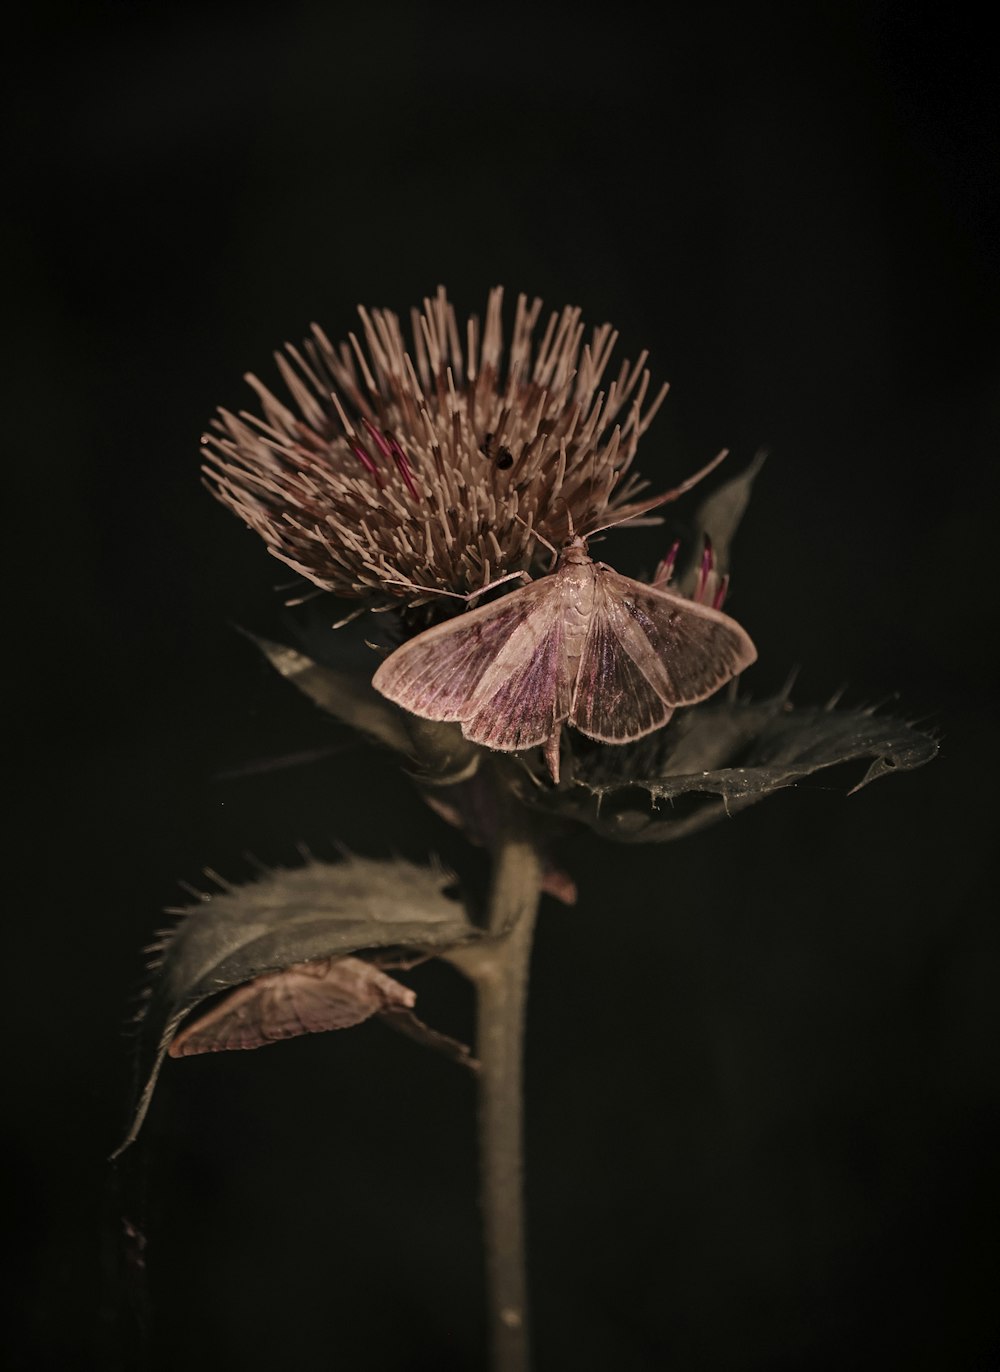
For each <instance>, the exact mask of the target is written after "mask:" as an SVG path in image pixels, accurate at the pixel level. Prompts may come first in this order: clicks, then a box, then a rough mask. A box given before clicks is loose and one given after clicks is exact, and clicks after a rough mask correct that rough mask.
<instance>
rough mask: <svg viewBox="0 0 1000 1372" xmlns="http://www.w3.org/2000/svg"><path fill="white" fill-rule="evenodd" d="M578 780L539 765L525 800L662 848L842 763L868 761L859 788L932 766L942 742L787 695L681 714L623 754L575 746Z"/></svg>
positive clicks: (869, 715) (868, 715)
mask: <svg viewBox="0 0 1000 1372" xmlns="http://www.w3.org/2000/svg"><path fill="white" fill-rule="evenodd" d="M575 746H576V747H577V749H578V751H577V753H576V755H575V756H574V759H573V771H572V775H567V783H568V784H566V785H564V786H561V787H559V788H558V789H554V788H552V787H551V786H547V785H546V784H545V783H544V780H543V778H542V773H541V769H540V767H539V768H538V770H537V772H536V773H535V775H534V777H533V780H532V782H531V783H528V784H526V783H524V782H522V783H521V785H520V787H519V794H520V796H521V799H522V801H523V802H524V803H525V804H528V805H530V806H532V807H533V808H536V809H543V810H546V811H547V812H549V813H557V814H559V815H561V816H564V817H567V818H569V817H572V818H574V819H576V820H579V821H580V822H582V823H584V824H586V825H587V826H588V827H589V828H591V829H593V830H595V831H596V832H597V833H599V834H602V835H604V836H605V837H606V838H613V839H617V840H619V841H620V842H624V843H660V842H665V841H667V840H669V839H675V838H681V837H683V836H684V835H686V834H690V833H693V832H695V831H697V830H699V829H702V828H704V827H705V826H706V825H708V824H712V823H714V822H715V821H716V820H719V819H723V818H725V817H726V816H727V815H733V814H736V813H737V812H738V811H740V810H744V809H746V807H747V806H748V805H754V804H756V803H757V801H760V800H763V799H764V798H765V796H769V795H771V794H772V793H773V792H774V791H777V790H780V789H781V788H782V787H785V786H794V785H795V784H796V782H799V781H801V780H802V779H803V778H805V777H808V776H811V775H812V774H813V773H815V772H819V771H821V770H823V769H824V768H827V767H834V766H837V765H838V764H840V763H846V762H852V761H858V760H864V759H870V762H869V766H868V768H867V769H866V771H865V773H864V775H863V777H862V779H861V781H860V782H859V783H858V785H857V786H855V787H854V788H853V789H854V790H860V788H861V787H862V786H865V785H867V784H868V783H869V782H870V781H874V780H876V779H877V778H878V777H880V776H885V775H886V774H887V773H889V772H891V771H907V770H909V769H911V768H914V767H919V766H922V764H923V763H925V762H929V761H930V760H931V758H933V757H934V755H935V754H936V752H937V743H936V742H935V740H934V739H932V738H930V737H929V736H928V735H926V734H923V733H920V732H919V731H918V730H917V729H914V728H912V727H911V726H910V725H907V724H904V723H902V722H900V721H899V720H895V719H891V718H888V717H885V716H880V715H875V714H874V713H873V712H872V711H870V710H834V709H824V708H821V707H806V708H802V709H793V707H792V706H791V705H790V704H789V703H788V701H787V700H786V699H785V698H784V697H783V696H782V697H777V698H775V699H773V700H766V701H761V702H752V701H736V700H733V701H728V702H720V701H718V700H717V699H716V700H713V701H711V702H709V703H707V704H705V705H697V706H693V707H692V708H690V709H686V710H678V711H677V713H676V715H675V716H674V718H673V720H672V721H671V722H670V723H669V724H668V725H667V726H666V728H664V729H661V730H659V731H658V732H657V733H655V734H650V735H649V736H648V737H647V738H644V739H640V740H639V741H638V742H637V743H630V744H625V745H624V746H620V747H609V746H605V745H601V744H592V745H589V744H587V742H586V741H585V740H584V741H582V743H581V744H577V743H576V742H575Z"/></svg>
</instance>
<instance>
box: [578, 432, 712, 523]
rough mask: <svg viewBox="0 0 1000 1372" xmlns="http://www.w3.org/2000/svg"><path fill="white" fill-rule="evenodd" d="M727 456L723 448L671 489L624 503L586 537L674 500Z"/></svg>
mask: <svg viewBox="0 0 1000 1372" xmlns="http://www.w3.org/2000/svg"><path fill="white" fill-rule="evenodd" d="M728 456H729V449H728V448H723V449H722V451H721V452H719V453H716V455H715V456H714V457H713V458H712V460H711V462H706V464H705V466H704V467H702V468H701V469H700V470H699V471H697V472H695V474H694V476H689V477H688V478H687V480H686V481H682V482H681V484H680V485H679V486H675V487H674V488H673V490H671V491H664V492H663V494H662V495H654V496H650V497H649V499H648V500H637V501H636V502H635V503H634V504H632V505H624V506H622V508H621V509H620V510H619V511H618V515H617V518H615V519H612V520H611V521H610V522H609V523H607V524H599V525H598V526H597V528H596V529H588V530H587V533H586V537H587V538H590V537H591V535H593V534H600V533H603V532H604V530H605V529H614V528H616V527H617V526H618V525H619V524H626V523H627V522H628V521H629V520H630V519H635V517H636V515H642V514H648V513H649V511H650V510H655V509H656V508H657V507H658V506H660V505H666V504H668V503H669V502H670V501H671V500H676V499H677V498H678V496H682V495H684V494H685V492H687V491H690V490H691V488H692V486H697V484H698V482H699V481H702V480H704V478H705V477H706V476H708V474H709V472H712V471H714V470H715V468H716V467H717V466H718V465H719V463H720V462H722V461H724V460H725V459H726V458H727V457H728Z"/></svg>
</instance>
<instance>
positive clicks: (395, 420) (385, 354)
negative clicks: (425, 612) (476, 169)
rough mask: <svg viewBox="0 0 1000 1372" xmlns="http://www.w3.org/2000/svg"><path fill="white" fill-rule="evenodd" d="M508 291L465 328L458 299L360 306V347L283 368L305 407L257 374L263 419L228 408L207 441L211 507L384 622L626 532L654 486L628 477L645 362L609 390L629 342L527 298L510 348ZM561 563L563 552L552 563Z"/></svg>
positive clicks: (300, 354)
mask: <svg viewBox="0 0 1000 1372" xmlns="http://www.w3.org/2000/svg"><path fill="white" fill-rule="evenodd" d="M502 300H503V293H502V290H501V289H500V288H496V289H494V290H493V291H491V293H490V296H489V299H488V302H487V307H486V319H485V323H484V324H482V325H480V321H479V319H478V318H477V317H476V316H472V317H470V318H469V320H468V321H467V323H466V327H465V329H464V331H463V330H461V329H460V328H459V325H458V321H457V318H456V315H455V310H454V308H453V306H452V305H451V304H450V303H449V301H448V298H447V294H446V292H445V290H444V288H443V287H440V288H439V289H438V293H437V295H436V296H434V297H433V298H432V299H425V300H424V303H423V310H422V311H419V310H416V309H414V310H413V311H411V329H412V347H408V346H407V343H406V340H405V339H404V336H403V330H402V327H401V325H400V321H399V319H398V317H397V316H396V315H395V314H392V313H391V312H390V311H388V310H372V311H371V312H369V311H367V310H365V309H364V308H361V307H359V310H358V313H359V315H360V317H361V323H362V338H360V339H359V338H358V337H357V336H356V335H355V334H353V333H352V334H350V335H349V338H348V342H346V343H341V344H340V345H339V346H337V347H334V345H333V344H332V343H331V342H330V341H329V339H328V338H327V336H326V334H325V333H324V332H323V330H322V329H321V328H320V327H319V326H318V325H316V324H314V325H313V326H312V333H311V336H310V337H309V338H308V339H306V340H305V342H304V343H303V344H302V346H301V348H297V347H294V346H293V345H292V344H286V346H285V349H284V351H283V352H279V353H276V355H275V356H276V360H277V364H278V369H279V371H280V372H281V375H282V378H283V380H284V382H285V385H286V387H287V389H288V393H289V396H290V398H291V401H292V405H291V406H290V405H289V404H286V403H285V402H283V401H282V400H279V399H278V398H277V397H276V396H275V395H274V394H273V393H272V392H271V391H270V390H269V389H268V388H267V387H266V386H264V385H263V384H262V383H261V382H260V381H259V380H258V379H257V378H256V377H255V376H253V375H250V376H248V377H247V380H248V381H249V383H250V385H251V386H252V387H253V389H254V390H255V391H256V393H257V395H258V398H259V400H260V406H261V410H262V412H263V414H262V417H261V416H258V415H254V414H250V413H248V412H245V411H241V413H240V414H239V415H235V414H232V413H230V412H229V411H228V410H224V409H220V411H219V414H218V417H217V418H216V419H215V420H214V421H213V424H212V428H211V430H210V431H209V432H208V433H207V434H206V435H205V436H204V439H203V444H204V449H205V453H206V466H205V472H206V476H207V479H208V482H209V485H210V487H211V489H212V490H213V492H214V494H215V495H216V496H217V497H218V498H219V499H220V500H221V501H222V502H223V504H225V505H227V506H228V507H229V508H230V509H231V510H233V511H234V512H235V513H236V514H238V515H239V516H240V518H241V519H243V520H244V521H245V522H246V523H247V524H248V525H249V526H250V527H251V528H252V529H255V530H256V531H257V533H259V534H260V536H261V537H262V538H263V539H264V541H265V543H266V544H267V547H268V549H269V550H270V552H271V553H273V554H274V556H275V557H278V558H280V559H281V560H282V561H283V562H286V563H287V564H288V565H289V566H290V567H292V568H293V569H294V570H295V571H296V572H299V573H300V574H301V575H302V576H304V577H306V578H307V579H308V580H309V581H311V582H313V583H314V584H315V585H316V586H319V587H321V588H322V589H324V590H327V591H332V592H334V593H335V594H337V595H338V596H343V597H346V598H349V599H361V600H363V601H364V602H365V603H366V605H367V606H368V607H370V608H376V609H377V608H386V607H388V606H391V605H397V606H399V605H416V604H420V603H422V602H424V601H425V600H427V599H428V598H429V596H431V595H436V594H440V593H442V592H445V593H447V592H450V593H452V594H468V593H469V592H474V591H476V590H479V589H481V588H482V587H484V586H486V585H489V584H490V583H492V582H494V581H496V580H497V579H498V578H500V577H502V576H504V575H505V574H508V573H513V572H518V571H525V570H527V569H528V568H529V567H530V566H531V564H532V562H533V560H534V559H535V556H536V553H539V554H541V552H542V551H543V550H544V545H545V543H549V544H554V545H555V546H556V547H559V546H561V544H562V543H563V542H564V541H565V539H566V537H567V536H568V534H569V533H570V532H571V531H576V532H577V533H587V532H588V531H589V530H593V529H596V528H597V527H598V526H599V525H604V524H606V523H607V522H609V520H610V519H613V518H614V517H615V514H616V512H618V511H621V510H622V509H623V508H624V507H625V506H626V505H628V504H629V502H630V501H632V500H634V498H635V496H636V494H637V492H638V491H639V490H641V489H642V487H643V485H644V484H645V483H643V482H641V481H640V480H639V478H638V477H637V476H636V475H635V474H634V473H633V472H632V471H631V466H632V462H633V459H634V457H635V453H636V448H637V446H638V442H639V438H640V437H641V435H642V434H643V433H644V432H645V430H646V429H647V427H648V426H649V423H650V421H651V420H652V418H653V416H654V414H655V413H656V411H657V409H658V408H659V406H660V404H661V402H662V400H663V397H664V396H665V394H666V391H667V387H666V386H663V387H661V388H660V390H659V392H658V393H657V394H656V396H655V398H654V399H653V400H652V402H651V403H649V404H648V405H647V404H646V401H647V393H648V391H649V380H650V377H649V372H648V370H647V369H646V359H647V356H648V354H647V353H645V352H643V353H642V354H641V355H640V356H639V358H638V359H637V361H636V362H635V364H634V365H633V364H629V363H628V362H623V363H622V365H621V367H620V369H619V371H618V373H617V375H615V376H614V377H613V379H612V380H611V381H610V382H608V383H605V380H604V378H605V374H606V372H607V371H608V366H609V362H610V358H611V353H612V350H613V349H614V346H615V344H616V342H617V338H618V335H617V333H616V332H615V330H614V329H613V328H612V327H611V325H610V324H602V325H601V326H600V327H599V328H595V329H594V330H593V331H592V332H591V335H590V339H589V341H585V340H584V332H585V330H584V324H583V322H582V321H581V318H580V310H579V309H577V308H575V307H566V308H565V309H563V310H562V311H561V312H560V313H555V312H553V313H552V314H551V315H550V317H549V320H548V324H547V325H546V327H545V329H544V331H542V332H541V336H540V337H538V336H537V334H538V329H537V325H538V320H539V316H540V314H541V309H542V302H541V301H540V300H537V299H536V300H534V301H532V302H531V303H530V304H529V303H528V300H527V298H526V297H525V296H523V295H522V296H519V297H518V301H517V309H516V312H515V318H514V329H513V335H512V337H511V340H510V344H509V347H508V348H507V349H506V357H505V348H504V337H503V324H502V319H501V306H502ZM545 555H546V556H548V554H547V553H546V554H545Z"/></svg>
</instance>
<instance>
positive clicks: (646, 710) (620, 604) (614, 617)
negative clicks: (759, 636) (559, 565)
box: [570, 564, 757, 743]
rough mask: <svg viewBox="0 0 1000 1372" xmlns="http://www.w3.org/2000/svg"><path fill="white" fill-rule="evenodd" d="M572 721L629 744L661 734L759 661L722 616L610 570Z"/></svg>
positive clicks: (601, 586)
mask: <svg viewBox="0 0 1000 1372" xmlns="http://www.w3.org/2000/svg"><path fill="white" fill-rule="evenodd" d="M595 570H596V573H597V584H596V588H595V593H594V612H593V616H592V618H591V622H590V630H589V632H588V634H587V639H586V642H585V644H584V649H583V655H582V657H581V660H580V671H579V674H578V676H577V682H576V691H575V694H574V697H573V707H572V711H571V714H570V722H571V723H572V724H574V725H575V726H576V728H577V729H579V730H580V732H581V733H584V734H587V735H588V736H589V737H590V738H596V739H599V740H603V741H604V742H607V743H626V742H628V741H629V740H630V739H635V738H642V736H643V735H644V734H648V733H650V732H651V730H653V729H658V728H659V727H660V726H661V725H663V724H665V723H666V722H667V720H668V719H669V718H670V716H671V714H672V713H673V711H674V709H675V707H676V706H678V705H694V704H695V703H696V702H697V701H699V700H704V699H706V697H708V696H710V695H712V694H713V693H714V692H715V691H717V690H718V689H719V687H720V686H724V685H725V683H726V682H727V681H729V680H731V679H732V677H734V676H736V674H737V673H738V672H741V671H743V669H744V668H745V667H749V666H750V664H751V662H753V661H755V659H756V657H757V650H756V649H755V648H754V646H753V643H752V642H751V640H750V638H749V636H748V635H747V633H746V632H745V631H744V630H743V629H742V628H741V627H740V626H739V625H738V624H737V623H736V621H735V620H734V619H730V617H729V616H728V615H724V614H723V613H722V612H721V611H720V610H713V609H710V608H709V607H708V606H707V605H699V604H697V603H696V602H695V601H692V600H686V599H685V598H684V597H683V596H678V595H674V594H673V593H672V592H670V591H660V590H654V588H653V587H652V586H645V585H643V583H642V582H640V581H632V580H631V579H630V578H629V577H625V576H621V575H619V573H618V572H616V571H614V570H613V569H612V568H610V567H606V566H604V565H603V564H598V565H597V566H596V568H595Z"/></svg>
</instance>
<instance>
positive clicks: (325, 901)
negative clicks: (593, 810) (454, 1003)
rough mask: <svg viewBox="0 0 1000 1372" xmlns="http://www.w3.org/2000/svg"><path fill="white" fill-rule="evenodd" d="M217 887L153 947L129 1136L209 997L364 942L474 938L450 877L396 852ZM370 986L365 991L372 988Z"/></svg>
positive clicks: (420, 949)
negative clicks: (185, 1026) (391, 856)
mask: <svg viewBox="0 0 1000 1372" xmlns="http://www.w3.org/2000/svg"><path fill="white" fill-rule="evenodd" d="M213 880H216V881H217V882H218V884H219V885H221V886H222V887H223V889H222V891H221V892H220V893H219V894H216V895H212V896H203V897H202V903H201V904H199V905H196V906H194V907H191V908H187V909H184V910H179V911H176V912H174V913H177V914H179V915H181V916H182V918H181V920H180V922H179V923H178V925H177V927H176V928H175V929H173V930H171V931H169V932H168V934H167V936H166V938H165V941H164V942H163V943H162V944H161V945H159V947H158V948H157V950H156V951H157V952H158V953H159V954H160V958H159V961H158V963H157V965H156V967H155V969H154V971H155V980H154V982H153V984H152V986H151V987H150V990H149V993H148V1001H147V1004H146V1006H145V1008H144V1010H143V1013H142V1016H141V1020H140V1069H141V1070H140V1076H139V1080H140V1081H141V1082H143V1083H144V1084H143V1086H142V1091H141V1095H140V1098H139V1102H138V1105H137V1107H136V1110H135V1114H134V1118H133V1120H132V1123H131V1126H130V1128H129V1131H128V1134H127V1136H126V1138H125V1141H124V1142H123V1144H122V1145H121V1148H119V1149H118V1152H121V1151H122V1149H124V1148H126V1147H127V1146H128V1144H129V1143H131V1142H132V1141H133V1139H134V1138H135V1136H136V1134H137V1133H138V1130H139V1127H140V1125H141V1124H142V1121H143V1119H144V1117H145V1114H146V1111H147V1109H148V1108H149V1101H150V1098H151V1096H152V1093H153V1088H154V1086H155V1084H156V1078H157V1076H158V1074H159V1071H160V1067H161V1066H162V1063H163V1059H164V1057H165V1056H166V1054H167V1052H168V1050H169V1048H170V1045H171V1043H172V1041H173V1039H174V1036H175V1034H176V1033H177V1030H178V1028H179V1026H180V1024H181V1021H182V1020H183V1019H184V1018H185V1016H186V1015H188V1014H189V1013H190V1012H191V1010H192V1009H194V1007H195V1006H196V1005H198V1004H200V1003H201V1002H202V1001H204V1000H205V999H206V998H207V997H209V996H214V995H216V994H218V992H220V991H224V990H226V989H228V988H229V987H234V986H242V985H243V984H244V983H246V982H251V981H253V980H254V979H255V978H258V977H261V976H264V975H266V974H268V973H274V972H284V971H286V970H287V969H289V968H292V967H294V966H296V965H297V964H301V963H304V962H311V961H314V960H315V959H320V958H334V959H336V958H343V957H345V956H347V955H349V954H352V953H356V952H359V951H361V950H363V949H396V950H400V949H405V950H407V951H408V952H410V953H411V954H412V953H413V952H417V953H424V952H432V951H433V950H435V949H439V948H449V947H454V946H455V945H456V944H461V943H464V942H468V941H469V940H471V939H475V938H477V937H479V935H480V931H479V929H478V928H477V926H476V925H474V924H473V923H472V922H471V921H470V920H469V919H468V917H467V915H466V913H465V910H464V908H463V907H462V906H461V905H460V904H458V903H457V902H456V901H454V900H450V899H449V898H448V897H447V896H446V895H445V894H444V891H445V888H446V887H447V886H449V885H450V884H451V883H452V881H453V880H454V878H453V877H452V876H451V874H450V873H448V872H446V871H444V870H443V869H441V868H434V867H418V866H415V865H414V864H412V863H409V862H405V861H403V860H401V859H396V860H395V861H392V862H376V861H372V860H370V859H368V858H360V857H353V856H350V857H346V858H345V859H344V860H343V861H342V862H339V863H326V862H318V861H315V860H310V861H308V862H306V864H305V865H304V866H302V867H298V868H292V869H287V870H276V871H272V872H268V873H266V874H265V875H264V876H262V877H261V878H260V880H258V881H256V882H253V883H251V884H249V885H246V886H239V887H236V886H229V885H228V884H226V883H224V882H221V881H219V879H218V878H214V877H213ZM369 989H370V988H369Z"/></svg>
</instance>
